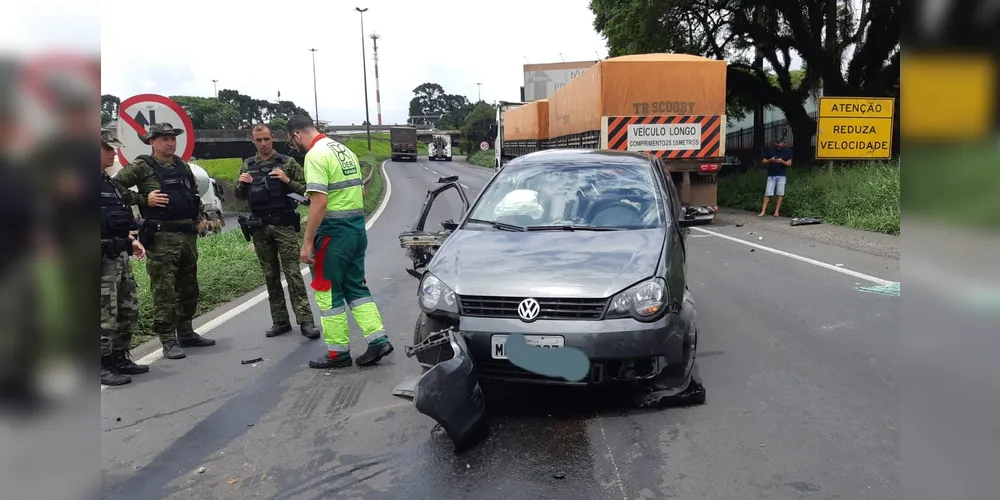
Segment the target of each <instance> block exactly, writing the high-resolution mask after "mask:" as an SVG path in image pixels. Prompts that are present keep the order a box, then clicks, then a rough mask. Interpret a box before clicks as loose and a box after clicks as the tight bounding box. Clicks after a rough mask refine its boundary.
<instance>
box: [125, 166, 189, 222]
mask: <svg viewBox="0 0 1000 500" xmlns="http://www.w3.org/2000/svg"><path fill="white" fill-rule="evenodd" d="M138 158H142V159H143V160H145V161H146V164H147V165H149V166H150V167H151V168H152V169H153V175H154V176H155V177H156V180H157V181H159V183H160V191H162V192H163V194H165V195H167V197H168V198H169V200H170V201H169V202H168V203H167V206H165V207H150V206H143V205H140V206H139V211H140V212H141V213H142V216H143V218H146V219H149V220H154V221H168V220H185V219H191V220H198V219H199V218H200V217H201V212H200V211H199V210H198V200H197V199H196V198H195V194H194V193H195V192H197V189H198V188H197V184H196V183H195V180H194V174H193V173H192V172H191V170H190V169H188V168H186V167H185V165H184V162H183V161H182V160H181V159H180V157H179V156H177V155H174V162H173V164H172V168H167V167H164V166H162V165H160V162H158V161H156V159H154V158H153V157H152V156H149V155H142V156H139V157H138ZM138 158H137V159H138Z"/></svg>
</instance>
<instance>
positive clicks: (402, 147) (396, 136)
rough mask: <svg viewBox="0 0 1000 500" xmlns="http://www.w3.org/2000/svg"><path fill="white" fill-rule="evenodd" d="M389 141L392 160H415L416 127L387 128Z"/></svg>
mask: <svg viewBox="0 0 1000 500" xmlns="http://www.w3.org/2000/svg"><path fill="white" fill-rule="evenodd" d="M389 142H390V143H391V146H392V161H396V160H398V159H400V158H403V159H409V160H410V161H417V129H416V127H391V128H389Z"/></svg>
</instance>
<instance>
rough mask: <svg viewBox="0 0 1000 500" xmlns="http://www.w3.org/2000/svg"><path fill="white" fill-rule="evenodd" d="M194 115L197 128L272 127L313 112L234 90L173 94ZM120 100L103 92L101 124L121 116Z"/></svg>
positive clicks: (290, 102) (280, 126) (278, 128)
mask: <svg viewBox="0 0 1000 500" xmlns="http://www.w3.org/2000/svg"><path fill="white" fill-rule="evenodd" d="M170 99H172V100H173V101H174V102H176V103H177V104H178V105H180V106H181V107H182V108H184V110H185V111H186V112H187V114H188V117H189V118H191V125H192V126H193V127H194V128H195V129H221V130H234V129H237V130H239V129H241V130H248V129H249V128H250V127H252V126H253V125H254V124H256V123H267V124H268V125H269V126H270V127H271V129H272V130H286V125H287V122H288V117H290V116H292V115H303V116H311V115H310V114H309V112H308V111H306V110H305V109H303V108H301V107H299V106H297V105H296V104H295V103H294V102H292V101H278V102H271V101H267V100H263V99H254V98H252V97H250V96H246V95H243V94H240V93H239V92H238V91H235V90H229V89H226V90H222V91H220V92H219V97H218V98H215V97H200V96H186V95H175V96H170ZM120 105H121V100H120V99H119V98H118V97H116V96H113V95H111V94H105V95H102V96H101V126H106V125H107V124H108V123H110V122H112V121H114V120H117V119H118V107H119V106H120Z"/></svg>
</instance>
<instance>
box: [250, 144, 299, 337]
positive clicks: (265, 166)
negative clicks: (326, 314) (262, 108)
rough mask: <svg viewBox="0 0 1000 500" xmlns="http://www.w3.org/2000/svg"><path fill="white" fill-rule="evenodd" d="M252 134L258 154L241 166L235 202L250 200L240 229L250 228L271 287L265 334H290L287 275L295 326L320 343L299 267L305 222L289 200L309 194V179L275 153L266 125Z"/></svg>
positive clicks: (274, 335)
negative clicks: (292, 195)
mask: <svg viewBox="0 0 1000 500" xmlns="http://www.w3.org/2000/svg"><path fill="white" fill-rule="evenodd" d="M251 134H252V136H253V143H254V146H256V147H257V154H256V155H254V156H252V157H250V158H247V159H246V160H244V161H243V167H242V168H240V175H239V179H238V180H239V182H238V183H237V187H236V197H237V198H239V199H241V200H246V202H247V205H248V206H249V207H250V212H251V214H252V216H251V217H250V218H249V219H248V220H246V221H242V220H241V224H246V226H247V229H248V232H249V233H250V235H251V238H252V239H253V246H254V250H256V252H257V259H258V260H259V261H260V267H261V269H262V270H263V271H264V278H265V280H266V282H267V295H268V302H269V303H270V306H271V319H272V320H273V325H272V326H271V328H270V329H269V330H267V331H266V332H265V333H264V335H265V336H267V337H276V336H278V335H282V334H284V333H288V332H290V331H292V325H291V322H290V321H289V318H288V309H287V308H286V307H285V293H284V290H282V287H281V272H282V270H283V271H284V274H285V281H287V282H288V295H289V298H290V299H291V302H292V310H293V311H294V312H295V322H296V323H298V325H299V328H300V330H301V331H302V335H304V336H305V337H306V338H309V339H318V338H319V329H318V328H316V324H315V322H314V321H313V315H312V307H311V306H310V305H309V295H308V294H306V285H305V281H304V280H303V279H302V272H301V271H300V268H299V251H300V250H301V246H300V244H301V238H302V236H301V235H300V233H299V231H300V229H301V228H300V223H301V217H300V216H299V214H298V213H297V212H296V211H295V208H296V206H297V205H296V203H295V201H294V200H292V199H291V198H289V197H288V194H289V193H296V194H299V195H304V194H305V191H306V181H305V175H304V173H303V171H302V166H301V165H299V163H298V162H297V161H295V159H294V158H292V157H291V156H286V155H283V154H280V153H278V152H277V151H275V150H274V138H273V136H272V135H271V129H270V128H269V127H268V126H267V125H264V124H257V125H255V126H254V127H253V130H252V131H251Z"/></svg>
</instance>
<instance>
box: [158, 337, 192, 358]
mask: <svg viewBox="0 0 1000 500" xmlns="http://www.w3.org/2000/svg"><path fill="white" fill-rule="evenodd" d="M163 357H164V358H167V359H182V358H185V357H187V354H184V349H181V346H179V345H177V341H176V340H168V341H166V342H164V343H163Z"/></svg>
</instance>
